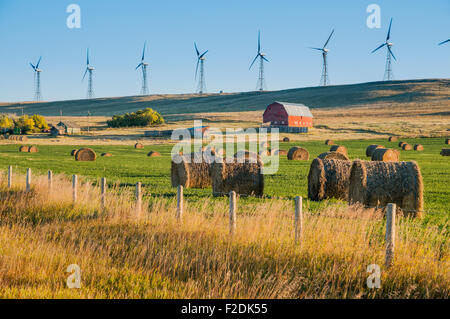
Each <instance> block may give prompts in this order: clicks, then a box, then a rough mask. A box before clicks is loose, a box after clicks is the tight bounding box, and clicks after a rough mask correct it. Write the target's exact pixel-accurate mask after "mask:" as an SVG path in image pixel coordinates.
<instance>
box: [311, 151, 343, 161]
mask: <svg viewBox="0 0 450 319" xmlns="http://www.w3.org/2000/svg"><path fill="white" fill-rule="evenodd" d="M317 158H320V159H337V160H341V161H348V160H349V159H348V156H347V155H345V154H342V153H339V152H325V153H322V154H320V155H319V156H317Z"/></svg>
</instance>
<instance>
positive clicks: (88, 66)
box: [82, 49, 94, 99]
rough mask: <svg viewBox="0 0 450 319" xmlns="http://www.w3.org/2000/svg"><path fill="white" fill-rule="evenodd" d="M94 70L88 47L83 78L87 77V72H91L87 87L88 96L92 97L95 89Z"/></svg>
mask: <svg viewBox="0 0 450 319" xmlns="http://www.w3.org/2000/svg"><path fill="white" fill-rule="evenodd" d="M92 71H94V68H93V67H92V66H91V65H90V64H89V49H87V54H86V71H84V75H83V80H82V81H84V78H85V77H86V73H89V75H88V89H87V98H88V99H92V98H93V97H94V89H93V82H92Z"/></svg>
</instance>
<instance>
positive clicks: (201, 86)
mask: <svg viewBox="0 0 450 319" xmlns="http://www.w3.org/2000/svg"><path fill="white" fill-rule="evenodd" d="M194 48H195V53H197V66H196V67H195V79H197V72H198V67H199V66H200V75H199V78H198V85H197V92H198V93H199V94H203V93H205V92H206V84H205V65H204V63H205V54H206V53H207V52H208V50H206V51H205V52H203V53H202V54H200V51H198V48H197V44H196V43H195V42H194Z"/></svg>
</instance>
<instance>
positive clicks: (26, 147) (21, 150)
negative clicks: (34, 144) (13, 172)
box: [19, 145, 29, 153]
mask: <svg viewBox="0 0 450 319" xmlns="http://www.w3.org/2000/svg"><path fill="white" fill-rule="evenodd" d="M28 149H29V147H28V146H25V145H22V146H21V147H19V152H22V153H28Z"/></svg>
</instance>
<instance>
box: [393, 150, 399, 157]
mask: <svg viewBox="0 0 450 319" xmlns="http://www.w3.org/2000/svg"><path fill="white" fill-rule="evenodd" d="M392 151H393V152H394V153H395V154H397V157H398V159H400V151H399V150H397V149H392Z"/></svg>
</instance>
